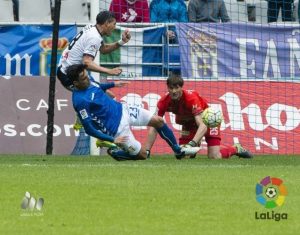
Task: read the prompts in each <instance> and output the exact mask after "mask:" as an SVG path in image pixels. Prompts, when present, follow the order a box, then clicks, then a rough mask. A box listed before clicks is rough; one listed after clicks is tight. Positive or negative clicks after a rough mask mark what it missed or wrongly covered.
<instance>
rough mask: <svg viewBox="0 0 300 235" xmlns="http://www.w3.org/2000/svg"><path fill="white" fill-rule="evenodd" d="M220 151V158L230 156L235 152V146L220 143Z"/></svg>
mask: <svg viewBox="0 0 300 235" xmlns="http://www.w3.org/2000/svg"><path fill="white" fill-rule="evenodd" d="M220 152H221V155H222V158H230V157H231V156H232V155H234V154H236V148H235V147H234V146H227V145H220Z"/></svg>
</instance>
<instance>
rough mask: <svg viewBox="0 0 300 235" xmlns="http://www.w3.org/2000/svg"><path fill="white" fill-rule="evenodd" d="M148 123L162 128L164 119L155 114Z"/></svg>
mask: <svg viewBox="0 0 300 235" xmlns="http://www.w3.org/2000/svg"><path fill="white" fill-rule="evenodd" d="M148 125H149V126H152V127H154V128H160V127H162V126H163V125H164V119H163V118H162V117H160V116H157V115H154V116H153V117H152V118H151V120H150V122H149V124H148Z"/></svg>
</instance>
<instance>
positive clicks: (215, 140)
mask: <svg viewBox="0 0 300 235" xmlns="http://www.w3.org/2000/svg"><path fill="white" fill-rule="evenodd" d="M196 132H197V130H190V131H187V130H183V131H182V133H181V136H180V138H179V144H180V145H182V144H187V143H188V142H190V141H191V140H192V139H193V138H194V136H195V134H196ZM205 141H206V143H207V146H219V145H221V130H220V127H215V128H208V129H207V132H206V134H205Z"/></svg>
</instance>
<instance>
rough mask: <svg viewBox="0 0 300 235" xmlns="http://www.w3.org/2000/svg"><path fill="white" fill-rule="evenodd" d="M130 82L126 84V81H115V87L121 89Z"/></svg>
mask: <svg viewBox="0 0 300 235" xmlns="http://www.w3.org/2000/svg"><path fill="white" fill-rule="evenodd" d="M129 83H130V82H127V81H116V82H115V87H123V86H125V85H127V84H129Z"/></svg>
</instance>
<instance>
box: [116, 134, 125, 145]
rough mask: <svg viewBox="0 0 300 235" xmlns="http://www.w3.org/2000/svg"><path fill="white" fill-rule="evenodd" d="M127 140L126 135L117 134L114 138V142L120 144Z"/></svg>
mask: <svg viewBox="0 0 300 235" xmlns="http://www.w3.org/2000/svg"><path fill="white" fill-rule="evenodd" d="M127 140H128V136H118V137H117V138H115V140H114V143H115V144H116V145H122V144H124V143H126V141H127Z"/></svg>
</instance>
